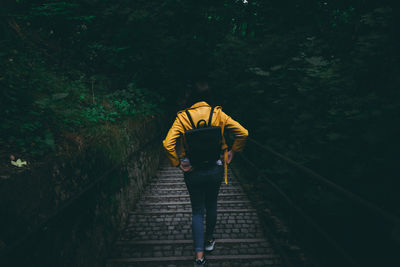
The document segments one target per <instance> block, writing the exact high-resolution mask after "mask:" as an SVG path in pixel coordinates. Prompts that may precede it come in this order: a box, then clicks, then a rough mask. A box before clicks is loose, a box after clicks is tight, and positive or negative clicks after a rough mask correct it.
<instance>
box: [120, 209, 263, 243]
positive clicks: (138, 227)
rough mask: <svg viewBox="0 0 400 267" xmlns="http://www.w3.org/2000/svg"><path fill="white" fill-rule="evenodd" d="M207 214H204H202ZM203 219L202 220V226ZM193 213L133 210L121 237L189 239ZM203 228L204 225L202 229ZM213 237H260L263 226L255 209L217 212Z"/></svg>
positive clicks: (132, 238) (134, 238)
mask: <svg viewBox="0 0 400 267" xmlns="http://www.w3.org/2000/svg"><path fill="white" fill-rule="evenodd" d="M205 217H206V216H205ZM205 221H206V220H203V223H204V225H205V224H206V222H205ZM191 222H192V214H191V212H190V211H189V212H182V213H176V212H173V213H133V214H130V217H129V222H128V225H127V227H126V228H125V230H124V232H123V234H122V236H121V240H146V239H150V240H158V239H169V240H172V239H191V238H192V228H191ZM205 229H206V228H205ZM214 236H215V238H220V239H221V238H223V239H229V238H262V237H263V234H262V229H261V226H260V222H259V220H258V218H257V214H256V212H255V211H238V212H235V211H234V212H220V211H218V215H217V224H216V227H215V233H214Z"/></svg>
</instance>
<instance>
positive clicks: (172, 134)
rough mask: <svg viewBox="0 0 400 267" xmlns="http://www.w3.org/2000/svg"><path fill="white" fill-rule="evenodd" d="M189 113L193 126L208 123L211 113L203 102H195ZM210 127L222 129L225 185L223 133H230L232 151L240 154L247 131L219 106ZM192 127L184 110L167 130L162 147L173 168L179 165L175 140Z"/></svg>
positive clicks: (182, 151) (223, 141)
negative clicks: (202, 121)
mask: <svg viewBox="0 0 400 267" xmlns="http://www.w3.org/2000/svg"><path fill="white" fill-rule="evenodd" d="M187 110H189V112H190V116H191V117H192V119H193V122H194V124H195V125H197V122H198V121H199V120H201V119H204V120H205V121H208V117H209V115H210V111H211V106H210V105H209V104H207V103H206V102H204V101H201V102H197V103H196V104H194V105H193V106H191V107H190V108H188V109H187ZM211 126H220V127H221V129H222V146H221V150H224V152H225V155H224V156H225V157H224V159H225V160H224V161H225V183H227V177H226V172H227V171H226V160H227V153H226V151H227V147H228V146H227V145H226V141H225V138H224V136H223V134H224V131H225V130H228V131H230V132H232V134H233V136H234V137H235V141H234V143H233V145H232V150H233V151H234V152H241V151H242V150H243V148H244V145H245V142H246V138H247V137H248V135H249V133H248V131H247V130H246V129H245V128H244V127H243V126H242V125H240V124H239V123H238V122H237V121H235V120H233V119H232V118H231V117H229V116H228V115H226V114H225V113H224V112H223V111H222V108H221V107H220V106H216V107H215V108H214V112H213V117H212V121H211ZM192 128H193V127H192V125H191V123H190V121H189V118H188V117H187V115H186V113H185V110H182V111H179V112H178V113H177V116H176V118H175V121H174V123H173V124H172V127H171V129H169V131H168V134H167V136H166V137H165V139H164V141H163V146H164V148H165V150H166V152H167V156H168V158H169V160H170V162H171V164H172V165H173V166H175V167H178V166H179V164H180V161H179V157H178V153H177V151H176V143H177V140H178V139H179V138H180V137H182V135H183V134H184V133H185V131H187V130H191V129H192ZM182 143H183V142H182V141H181V146H180V148H181V157H184V156H185V151H184V147H183V145H182Z"/></svg>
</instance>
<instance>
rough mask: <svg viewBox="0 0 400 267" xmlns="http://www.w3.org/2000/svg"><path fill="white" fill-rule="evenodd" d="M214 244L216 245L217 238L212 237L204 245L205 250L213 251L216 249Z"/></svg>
mask: <svg viewBox="0 0 400 267" xmlns="http://www.w3.org/2000/svg"><path fill="white" fill-rule="evenodd" d="M214 245H215V238H213V239H211V240H207V241H206V244H205V246H204V250H205V251H208V252H209V251H213V250H214Z"/></svg>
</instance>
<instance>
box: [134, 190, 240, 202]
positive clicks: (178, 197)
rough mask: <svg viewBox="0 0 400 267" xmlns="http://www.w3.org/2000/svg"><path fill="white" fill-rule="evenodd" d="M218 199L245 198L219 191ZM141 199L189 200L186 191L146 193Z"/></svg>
mask: <svg viewBox="0 0 400 267" xmlns="http://www.w3.org/2000/svg"><path fill="white" fill-rule="evenodd" d="M220 200H247V195H246V194H241V193H233V194H231V193H219V194H218V201H220ZM141 201H157V202H163V201H174V202H178V201H189V194H188V193H187V192H186V193H185V194H172V193H171V194H163V195H150V194H146V195H144V196H143V198H142V199H141Z"/></svg>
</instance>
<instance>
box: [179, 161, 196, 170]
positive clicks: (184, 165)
mask: <svg viewBox="0 0 400 267" xmlns="http://www.w3.org/2000/svg"><path fill="white" fill-rule="evenodd" d="M179 169H181V170H182V171H183V172H190V171H192V170H193V167H192V165H190V163H187V162H183V161H181V164H180V165H179Z"/></svg>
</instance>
